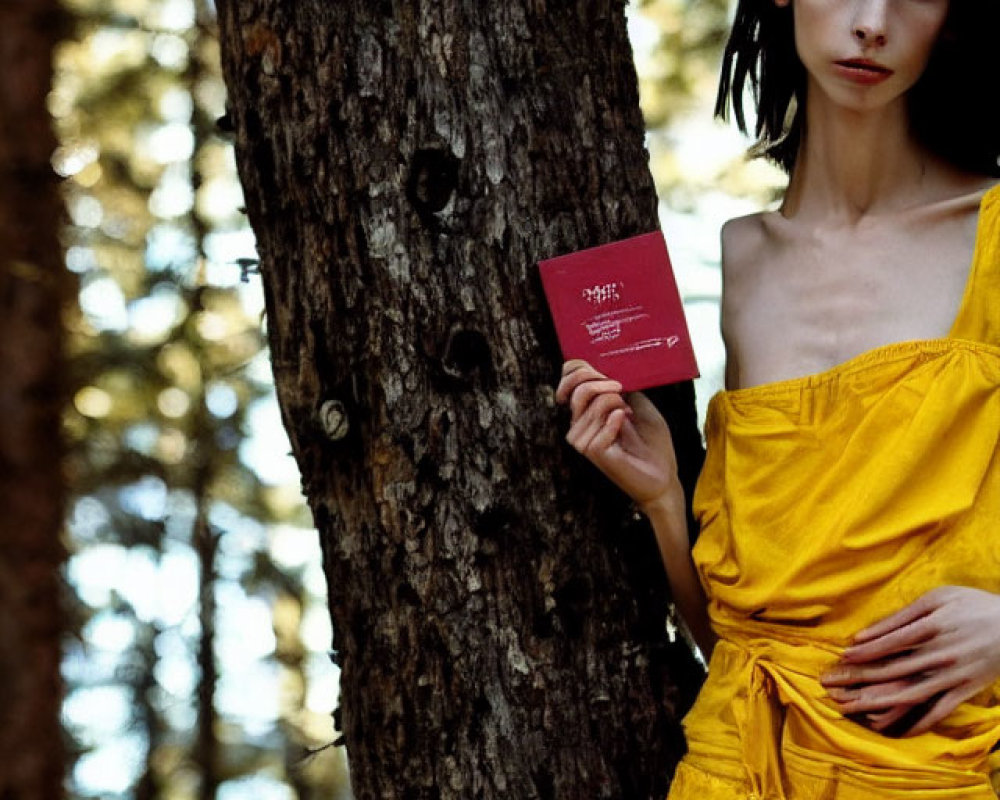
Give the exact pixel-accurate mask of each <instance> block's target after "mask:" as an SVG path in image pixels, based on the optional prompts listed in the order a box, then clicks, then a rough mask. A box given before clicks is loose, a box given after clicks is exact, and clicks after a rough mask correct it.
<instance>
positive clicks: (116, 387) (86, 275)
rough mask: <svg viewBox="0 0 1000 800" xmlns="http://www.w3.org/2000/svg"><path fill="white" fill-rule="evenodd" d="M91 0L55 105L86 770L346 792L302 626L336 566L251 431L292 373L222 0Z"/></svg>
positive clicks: (103, 789)
mask: <svg viewBox="0 0 1000 800" xmlns="http://www.w3.org/2000/svg"><path fill="white" fill-rule="evenodd" d="M69 10H70V11H71V12H72V13H73V14H74V17H75V31H74V35H73V36H72V37H71V38H70V40H69V41H67V42H66V44H65V45H64V46H63V47H62V48H61V50H60V52H59V56H58V59H57V76H56V82H55V86H54V90H53V92H52V94H51V97H50V99H49V107H50V109H51V111H52V114H53V116H54V117H55V120H56V123H57V127H58V130H59V134H60V138H61V142H62V143H61V146H60V147H59V149H58V151H57V152H56V154H55V158H54V165H55V168H56V170H57V171H58V172H59V174H61V175H62V176H64V177H65V178H66V179H67V180H66V182H65V192H64V194H65V198H66V202H67V205H68V208H69V213H70V220H71V225H70V226H69V228H68V230H67V231H66V234H65V242H66V246H67V256H66V258H67V263H68V265H69V268H70V269H71V270H72V271H73V272H75V273H77V274H78V275H79V280H80V313H79V314H77V315H75V316H74V318H73V319H72V320H71V322H70V326H69V334H70V350H71V362H70V380H71V382H72V385H73V398H72V406H71V408H70V409H69V410H68V412H67V415H66V419H65V429H66V431H67V436H68V440H69V444H70V453H69V459H68V476H69V480H70V486H71V490H72V501H71V511H70V515H69V532H70V535H71V537H72V545H71V547H72V551H73V554H72V556H71V559H70V562H69V567H68V574H69V578H70V581H71V583H72V584H73V586H74V587H75V589H76V592H77V595H78V597H79V601H80V602H79V605H78V612H77V615H78V623H79V624H78V628H79V635H78V637H77V638H76V639H75V640H74V641H73V642H71V643H70V645H69V647H68V649H67V652H66V660H65V667H64V671H65V674H66V678H67V682H68V696H67V700H66V706H65V717H66V722H67V725H68V727H69V729H70V731H71V732H72V733H73V734H74V735H75V736H76V739H77V742H78V746H79V751H80V760H79V762H78V763H77V765H76V768H75V769H74V770H73V773H72V775H73V781H72V788H73V790H74V792H75V793H76V794H77V795H79V796H94V797H97V796H100V797H102V798H103V797H115V796H121V797H125V796H135V797H137V798H157V797H171V798H172V797H199V798H212V797H216V796H229V797H261V798H266V797H271V796H273V797H289V796H298V797H311V796H313V787H314V786H316V785H323V786H324V787H325V795H324V796H336V794H335V792H336V788H335V787H336V786H337V785H338V782H341V783H342V782H343V774H342V773H343V764H342V760H341V759H340V758H339V754H335V753H334V752H333V751H332V750H331V751H330V752H329V753H324V754H322V755H321V756H318V757H316V758H314V759H311V760H308V761H304V760H303V759H304V756H305V755H306V752H307V749H309V748H315V747H319V746H322V745H323V744H325V743H328V742H329V741H330V740H331V739H332V737H333V733H332V721H331V720H330V719H329V718H328V715H323V714H318V713H316V712H311V711H310V710H309V709H308V707H307V703H306V699H307V694H308V692H309V686H308V683H309V678H310V676H312V675H316V674H318V669H317V663H316V661H317V658H318V659H322V662H323V665H324V666H325V668H326V670H327V672H328V673H330V671H331V670H332V666H331V665H330V664H329V662H328V661H327V660H326V657H325V655H322V654H320V655H319V656H317V657H315V658H310V656H309V655H308V654H307V652H306V648H305V647H304V645H303V643H302V636H301V628H302V625H303V622H304V620H306V619H307V617H308V615H309V614H310V613H315V611H318V609H316V610H315V611H312V610H311V609H310V607H309V606H310V603H311V604H312V605H314V606H315V605H317V604H316V603H315V596H316V595H317V589H318V588H319V587H317V586H316V585H315V584H316V582H317V580H316V576H315V575H314V576H313V577H312V583H313V587H312V595H311V596H312V597H313V600H310V592H309V591H308V590H307V587H306V585H305V583H304V582H305V581H306V580H307V577H308V576H307V573H308V572H309V570H310V568H311V566H312V565H311V564H310V563H309V562H310V559H311V558H312V554H313V552H314V550H315V548H311V549H310V548H305V549H304V550H303V547H302V546H301V542H300V541H298V540H300V539H307V540H311V538H312V536H313V534H311V533H310V531H309V530H308V529H307V528H306V526H307V525H308V521H307V518H306V517H305V515H304V513H303V510H302V507H301V505H300V502H299V499H298V493H297V491H296V490H295V489H292V490H291V491H289V489H288V488H282V487H278V486H273V485H270V483H269V481H268V480H262V478H261V474H262V473H263V474H264V476H265V478H266V477H267V472H268V463H267V460H273V461H279V462H280V460H281V459H282V458H283V457H284V456H285V452H284V451H285V449H287V443H284V442H281V441H280V440H278V441H277V442H276V443H271V446H272V447H275V446H276V447H277V448H279V450H278V451H277V452H270V453H267V452H265V453H264V454H263V455H260V454H257V455H256V456H255V454H254V448H255V447H256V448H257V449H260V448H261V444H260V443H257V444H256V445H255V444H254V442H253V441H252V440H251V439H248V433H249V429H248V426H249V424H250V421H251V419H252V418H253V417H254V416H260V415H261V414H262V412H263V411H265V410H266V409H267V408H268V405H267V402H268V401H269V399H270V397H271V392H272V390H271V386H270V376H269V369H268V367H267V362H266V355H265V354H263V353H262V352H261V347H262V341H263V339H262V330H261V322H262V320H261V303H260V299H259V290H258V287H256V286H255V285H254V284H253V283H252V282H251V283H243V282H241V277H247V276H245V275H242V276H241V270H242V271H243V272H244V273H245V272H246V270H247V267H248V266H249V265H250V264H252V262H253V257H254V252H253V245H252V239H251V238H250V237H249V236H248V235H247V233H246V231H245V223H244V221H243V217H242V214H241V213H240V205H241V202H242V201H241V197H240V192H239V187H238V185H237V184H236V182H235V178H234V175H233V171H232V156H231V152H230V146H229V144H228V143H227V142H226V141H224V139H222V138H220V136H219V135H218V133H219V132H218V131H217V129H216V120H217V119H219V118H221V117H222V116H223V115H224V94H223V89H222V85H221V82H220V79H219V75H218V55H217V45H216V41H215V38H214V32H213V25H214V22H213V20H212V17H211V10H210V9H209V8H208V7H206V6H204V5H201V4H194V3H191V2H187V1H186V0H74V2H72V3H70V4H69ZM264 446H265V447H266V444H265V445H264ZM271 472H273V469H272V470H271ZM309 544H312V542H311V541H310V542H309ZM303 552H305V553H308V554H309V555H308V556H306V557H303V556H302V553H303ZM320 594H321V592H320ZM314 627H315V625H314ZM321 630H322V629H321ZM314 638H315V637H314ZM320 646H321V647H322V646H324V645H320ZM313 647H314V649H315V643H314V644H313ZM326 685H327V690H328V691H329V689H330V682H329V681H327V684H326ZM332 702H333V698H329V706H330V707H332ZM314 705H315V703H314ZM293 792H294V794H292V793H293Z"/></svg>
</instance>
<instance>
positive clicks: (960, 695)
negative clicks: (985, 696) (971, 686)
mask: <svg viewBox="0 0 1000 800" xmlns="http://www.w3.org/2000/svg"><path fill="white" fill-rule="evenodd" d="M973 694H974V692H971V691H969V690H968V689H967V688H965V687H961V686H956V687H955V688H954V689H952V690H951V691H950V692H945V694H943V695H942V696H941V697H940V698H939V699H938V700H937V702H935V703H934V704H933V705H932V706H931V707H930V709H929V710H928V712H927V713H926V714H925V715H924V716H923V717H921V718H920V719H919V720H917V722H916V723H915V724H914V725H913V727H912V728H910V729H909V730H908V731H907V732H906V733H905V734H903V735H904V736H917V735H918V734H921V733H925V732H926V731H929V730H930V729H931V728H933V727H934V726H935V725H937V724H938V723H939V722H940V721H941V720H943V719H944V718H945V717H947V716H948V715H949V714H950V713H951V712H952V711H954V710H955V709H956V708H958V707H959V705H961V703H962V702H963V701H964V700H967V699H968V698H969V697H971V696H972V695H973Z"/></svg>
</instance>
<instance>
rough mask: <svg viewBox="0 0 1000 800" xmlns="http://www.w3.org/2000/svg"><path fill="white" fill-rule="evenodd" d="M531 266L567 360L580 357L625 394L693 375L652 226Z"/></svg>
mask: <svg viewBox="0 0 1000 800" xmlns="http://www.w3.org/2000/svg"><path fill="white" fill-rule="evenodd" d="M538 267H539V269H540V270H541V274H542V285H543V286H544V287H545V296H546V298H547V299H548V302H549V308H550V309H551V311H552V318H553V320H554V321H555V324H556V333H557V335H558V336H559V345H560V347H561V348H562V352H563V357H564V358H565V359H566V360H567V361H568V360H570V359H572V358H582V359H583V360H584V361H587V362H589V363H590V364H591V365H592V366H593V367H594V368H595V369H596V370H598V371H599V372H602V373H604V374H605V375H607V376H608V377H610V378H614V379H615V380H617V381H619V382H620V383H621V384H622V386H623V387H624V389H625V391H627V392H631V391H636V390H639V389H646V388H649V387H650V386H660V385H663V384H667V383H677V382H678V381H685V380H689V379H691V378H696V377H698V364H697V363H696V362H695V358H694V350H693V349H692V348H691V336H690V334H689V333H688V328H687V321H686V320H685V319H684V308H683V306H682V305H681V298H680V295H679V294H678V292H677V284H676V283H675V282H674V274H673V271H672V270H671V268H670V256H669V255H667V245H666V242H665V241H664V239H663V234H662V233H661V232H660V231H654V232H653V233H646V234H643V235H641V236H634V237H632V238H631V239H624V240H622V241H620V242H612V243H611V244H605V245H601V246H600V247H592V248H590V249H588V250H580V251H578V252H576V253H570V254H569V255H565V256H558V257H557V258H550V259H547V260H545V261H541V262H539V264H538Z"/></svg>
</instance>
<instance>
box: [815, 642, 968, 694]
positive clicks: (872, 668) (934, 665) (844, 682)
mask: <svg viewBox="0 0 1000 800" xmlns="http://www.w3.org/2000/svg"><path fill="white" fill-rule="evenodd" d="M956 661H957V658H956V656H955V655H954V653H952V652H949V651H947V650H944V651H936V650H930V651H927V652H923V651H917V652H914V653H911V654H909V655H905V656H902V657H900V658H894V659H891V660H889V661H880V662H876V663H873V664H860V665H857V664H845V663H841V664H839V665H837V666H836V667H835V668H834V669H832V670H830V672H827V673H826V674H825V675H822V676H821V677H820V682H821V683H822V684H823V685H824V686H826V687H828V688H829V687H833V686H854V685H857V684H870V683H885V682H887V681H891V680H896V679H898V678H906V677H911V678H912V677H915V676H918V675H921V674H923V673H925V672H927V671H928V670H931V669H939V668H941V667H950V666H952V665H953V664H955V662H956Z"/></svg>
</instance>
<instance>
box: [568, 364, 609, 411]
mask: <svg viewBox="0 0 1000 800" xmlns="http://www.w3.org/2000/svg"><path fill="white" fill-rule="evenodd" d="M607 379H608V378H607V376H606V375H602V374H601V373H600V372H598V371H597V370H596V369H594V368H593V367H592V366H590V364H588V363H587V362H586V361H581V360H579V359H574V360H572V361H567V362H566V363H565V364H563V370H562V377H561V378H560V380H559V385H558V386H557V387H556V402H559V403H566V402H568V401H569V398H570V395H572V394H573V390H574V389H576V387H577V386H579V385H580V384H582V383H585V382H586V381H593V380H607Z"/></svg>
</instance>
